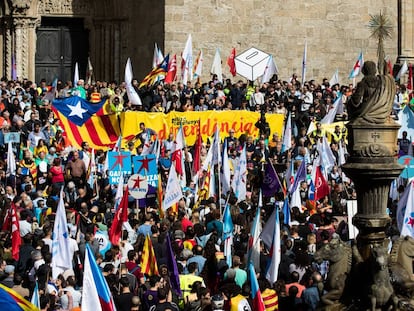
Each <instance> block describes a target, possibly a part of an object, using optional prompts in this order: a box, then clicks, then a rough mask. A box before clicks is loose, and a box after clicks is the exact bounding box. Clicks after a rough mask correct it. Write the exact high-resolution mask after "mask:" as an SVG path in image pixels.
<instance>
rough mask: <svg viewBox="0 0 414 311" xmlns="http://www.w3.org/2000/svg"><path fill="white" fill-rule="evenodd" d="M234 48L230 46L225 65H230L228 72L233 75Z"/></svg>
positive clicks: (234, 72) (234, 71)
mask: <svg viewBox="0 0 414 311" xmlns="http://www.w3.org/2000/svg"><path fill="white" fill-rule="evenodd" d="M235 58H236V48H232V49H231V52H230V55H229V57H228V58H227V65H229V67H230V73H231V74H232V76H233V77H234V76H235V75H236V62H235V61H234V59H235Z"/></svg>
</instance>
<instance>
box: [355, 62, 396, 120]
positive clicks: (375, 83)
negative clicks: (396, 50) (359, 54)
mask: <svg viewBox="0 0 414 311" xmlns="http://www.w3.org/2000/svg"><path fill="white" fill-rule="evenodd" d="M376 72H377V66H376V64H375V63H374V62H372V61H366V62H365V63H364V65H363V67H362V73H363V74H364V78H363V79H362V80H361V82H359V83H358V84H357V87H356V90H355V93H354V94H353V95H352V96H351V98H350V100H349V102H348V106H347V109H348V115H349V120H350V122H352V123H368V124H384V123H386V121H387V119H388V118H389V116H390V114H391V111H392V104H393V101H394V96H395V82H394V79H393V77H392V76H391V75H389V74H385V75H376Z"/></svg>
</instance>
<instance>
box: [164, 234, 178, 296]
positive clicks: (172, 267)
mask: <svg viewBox="0 0 414 311" xmlns="http://www.w3.org/2000/svg"><path fill="white" fill-rule="evenodd" d="M167 267H168V271H169V272H170V281H171V287H172V288H173V289H174V290H175V293H176V294H177V296H179V297H180V296H181V288H180V277H179V273H178V267H177V261H176V260H175V257H174V252H173V249H172V245H171V239H170V235H169V234H167Z"/></svg>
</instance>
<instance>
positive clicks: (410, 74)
mask: <svg viewBox="0 0 414 311" xmlns="http://www.w3.org/2000/svg"><path fill="white" fill-rule="evenodd" d="M407 89H409V90H412V89H413V65H412V64H409V65H408V82H407Z"/></svg>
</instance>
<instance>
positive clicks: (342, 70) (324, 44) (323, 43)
mask: <svg viewBox="0 0 414 311" xmlns="http://www.w3.org/2000/svg"><path fill="white" fill-rule="evenodd" d="M380 11H382V12H386V13H387V15H389V17H390V20H391V21H392V23H393V25H394V34H393V37H392V39H389V40H387V41H386V42H385V53H386V55H389V56H390V57H391V60H392V62H395V61H396V60H397V56H398V55H397V53H398V51H397V42H398V41H397V40H398V37H397V13H398V12H397V1H389V0H388V1H387V0H367V1H356V0H353V1H342V0H330V1H321V0H307V1H277V0H262V1H259V0H254V1H252V0H227V1H221V0H165V42H164V44H165V53H168V52H169V53H177V61H178V63H179V62H180V59H179V55H180V54H181V52H182V50H183V48H184V45H185V42H186V39H187V35H188V34H189V33H191V34H192V38H193V53H194V57H196V53H198V51H199V49H202V50H203V55H204V67H203V79H208V77H209V76H208V74H209V71H210V68H211V64H212V60H213V57H214V53H215V49H216V48H217V47H218V48H220V49H221V58H222V61H223V73H224V74H225V75H226V76H228V77H229V76H230V73H229V71H228V66H227V65H226V59H227V57H228V55H229V54H230V50H231V48H232V47H235V48H236V51H237V53H241V52H242V51H244V50H246V49H247V48H249V47H251V46H255V47H257V48H259V49H261V50H263V51H265V52H268V53H270V54H273V56H274V58H275V61H276V64H277V66H278V69H279V72H280V78H282V79H287V78H288V77H289V76H290V75H291V74H292V73H297V74H298V75H299V77H300V75H301V66H302V57H303V49H304V43H305V40H307V42H308V53H307V75H306V77H307V79H308V80H309V79H313V78H314V79H317V80H321V79H322V78H324V77H327V78H328V79H330V78H331V76H332V75H333V73H334V72H335V70H336V69H339V76H340V80H341V82H342V83H348V82H349V80H348V75H349V73H350V71H351V69H352V67H353V65H354V64H355V61H356V59H357V57H358V54H359V52H360V51H361V50H362V52H363V53H364V58H365V59H366V60H368V59H370V60H375V61H376V60H377V56H376V48H377V42H376V41H375V40H374V39H373V38H369V37H370V32H369V30H368V28H367V24H368V21H369V18H370V14H372V15H374V14H378V13H379V12H380Z"/></svg>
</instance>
